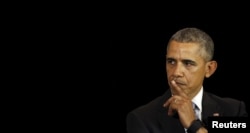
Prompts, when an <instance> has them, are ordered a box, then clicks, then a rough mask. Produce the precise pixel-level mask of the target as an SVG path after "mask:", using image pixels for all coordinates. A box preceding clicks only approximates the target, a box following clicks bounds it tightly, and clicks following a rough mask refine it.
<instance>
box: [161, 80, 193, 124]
mask: <svg viewBox="0 0 250 133" xmlns="http://www.w3.org/2000/svg"><path fill="white" fill-rule="evenodd" d="M171 85H172V87H171V89H172V91H173V92H175V93H174V94H173V95H172V97H171V98H169V99H168V100H167V101H166V102H165V103H164V105H163V107H165V108H168V115H170V116H172V115H174V114H175V113H178V115H179V119H180V122H181V124H182V125H183V127H184V128H188V127H189V126H190V125H191V123H192V121H193V120H195V114H194V110H193V106H192V101H191V99H190V98H189V97H188V96H187V94H186V93H185V92H184V91H183V90H182V89H181V88H180V87H179V86H178V85H177V84H176V82H175V81H174V80H172V81H171Z"/></svg>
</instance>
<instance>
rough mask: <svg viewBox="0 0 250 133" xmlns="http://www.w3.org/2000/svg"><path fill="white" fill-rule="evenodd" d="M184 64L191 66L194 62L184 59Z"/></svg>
mask: <svg viewBox="0 0 250 133" xmlns="http://www.w3.org/2000/svg"><path fill="white" fill-rule="evenodd" d="M184 64H185V65H186V66H193V65H194V63H193V62H190V61H186V62H184Z"/></svg>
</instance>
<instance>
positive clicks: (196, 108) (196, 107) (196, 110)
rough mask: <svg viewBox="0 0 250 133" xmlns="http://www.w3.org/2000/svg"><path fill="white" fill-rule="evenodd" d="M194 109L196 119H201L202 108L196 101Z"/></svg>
mask: <svg viewBox="0 0 250 133" xmlns="http://www.w3.org/2000/svg"><path fill="white" fill-rule="evenodd" d="M193 109H194V112H195V117H196V119H200V115H199V112H200V109H199V107H198V106H197V105H196V104H195V103H193Z"/></svg>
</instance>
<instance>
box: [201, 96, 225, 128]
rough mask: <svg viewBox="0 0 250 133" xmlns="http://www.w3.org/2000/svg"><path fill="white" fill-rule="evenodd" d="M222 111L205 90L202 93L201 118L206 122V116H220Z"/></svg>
mask: <svg viewBox="0 0 250 133" xmlns="http://www.w3.org/2000/svg"><path fill="white" fill-rule="evenodd" d="M222 115H223V111H222V109H221V107H220V106H219V104H218V103H217V102H216V101H214V99H212V98H211V97H210V96H209V95H208V94H207V93H206V92H204V93H203V99H202V120H203V122H204V123H205V124H207V122H208V120H207V118H208V117H210V116H222Z"/></svg>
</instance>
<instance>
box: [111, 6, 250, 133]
mask: <svg viewBox="0 0 250 133" xmlns="http://www.w3.org/2000/svg"><path fill="white" fill-rule="evenodd" d="M123 9H124V8H123ZM230 9H231V8H228V9H227V10H220V12H213V13H212V11H211V10H205V9H204V10H200V9H197V10H194V11H193V12H190V11H189V10H187V12H186V10H182V11H180V12H179V13H177V10H178V8H176V9H175V10H172V12H168V11H167V10H166V11H164V10H163V9H161V11H159V12H158V11H152V10H144V8H142V9H141V8H139V9H138V10H135V9H134V8H133V9H132V11H131V9H124V10H123V11H122V12H119V14H114V16H112V22H111V29H112V30H111V31H112V34H111V35H110V46H111V53H110V58H111V63H110V68H111V69H110V71H111V73H112V76H111V81H112V83H111V84H112V85H111V86H112V93H113V94H112V99H111V100H109V103H110V106H112V108H111V109H112V111H111V115H112V118H115V119H114V124H115V125H113V126H115V127H116V128H115V129H118V130H119V131H117V130H116V131H117V132H124V133H125V132H126V115H127V113H128V112H129V111H131V110H133V109H134V108H136V107H138V106H141V105H143V104H146V103H148V102H149V101H151V100H153V99H154V98H156V97H157V96H160V95H162V94H163V93H164V92H165V91H166V89H167V88H168V85H167V82H166V73H165V47H166V43H167V41H168V39H169V38H170V36H171V35H172V34H173V33H174V32H176V31H177V30H179V29H181V28H184V27H197V28H200V29H202V30H204V31H205V32H207V33H208V34H209V35H210V36H211V37H212V38H213V40H214V43H215V56H214V59H215V60H217V62H218V68H217V70H216V72H215V74H214V75H212V77H210V78H209V79H206V80H205V83H204V88H205V90H206V91H208V92H212V93H215V94H217V95H218V96H221V97H232V98H235V99H238V100H243V101H244V102H245V103H246V106H247V110H248V112H249V106H250V105H249V102H248V100H247V97H248V96H247V94H248V93H247V92H248V88H249V84H248V83H249V81H248V79H249V78H248V75H249V66H248V63H249V61H248V53H249V50H248V48H247V47H248V46H247V45H248V44H249V32H248V31H249V24H248V23H247V18H246V17H245V12H244V11H243V12H240V13H235V12H233V11H232V12H229V10H230ZM204 11H205V12H204ZM111 127H112V125H111Z"/></svg>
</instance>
